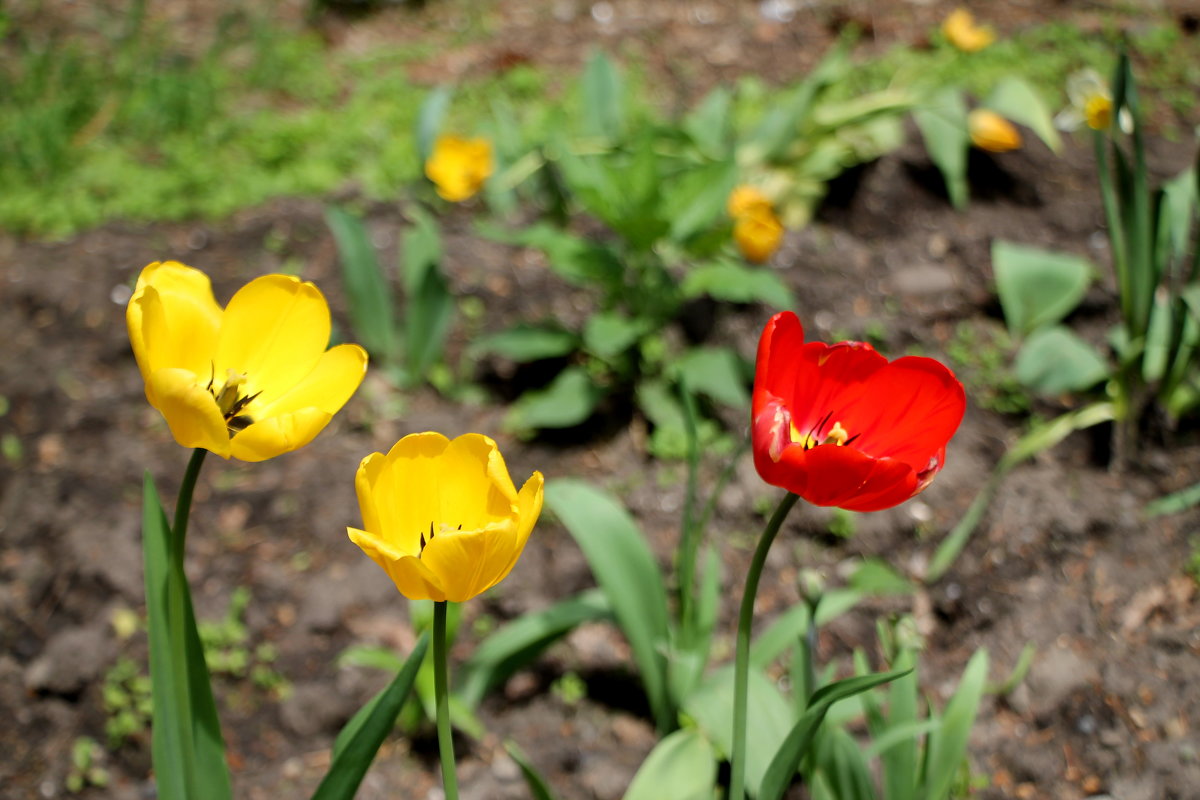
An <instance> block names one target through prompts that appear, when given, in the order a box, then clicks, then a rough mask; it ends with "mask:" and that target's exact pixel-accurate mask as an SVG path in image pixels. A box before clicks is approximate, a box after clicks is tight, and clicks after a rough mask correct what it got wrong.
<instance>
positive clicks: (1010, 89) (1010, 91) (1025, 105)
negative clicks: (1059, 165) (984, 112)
mask: <svg viewBox="0 0 1200 800" xmlns="http://www.w3.org/2000/svg"><path fill="white" fill-rule="evenodd" d="M983 106H984V107H985V108H990V109H992V110H993V111H995V112H996V113H998V114H999V115H1000V116H1002V117H1006V118H1007V119H1011V120H1012V121H1013V122H1019V123H1020V124H1022V125H1024V126H1025V127H1027V128H1029V129H1030V130H1031V131H1033V132H1034V133H1036V134H1037V135H1038V138H1040V139H1041V140H1042V141H1043V142H1045V143H1046V146H1047V147H1049V148H1050V149H1051V150H1053V151H1054V152H1055V153H1057V152H1059V151H1060V150H1062V137H1061V136H1059V135H1058V129H1057V128H1055V127H1054V116H1053V115H1052V114H1051V113H1050V109H1049V108H1047V106H1046V104H1045V103H1044V102H1043V101H1042V97H1041V95H1040V94H1038V92H1037V90H1036V89H1034V88H1033V87H1032V86H1030V85H1029V84H1028V83H1026V82H1025V81H1023V80H1021V79H1020V78H1016V77H1008V78H1004V79H1003V80H1001V81H1000V82H999V83H998V84H996V87H995V88H994V89H992V93H991V94H989V95H988V97H987V100H985V101H984V102H983Z"/></svg>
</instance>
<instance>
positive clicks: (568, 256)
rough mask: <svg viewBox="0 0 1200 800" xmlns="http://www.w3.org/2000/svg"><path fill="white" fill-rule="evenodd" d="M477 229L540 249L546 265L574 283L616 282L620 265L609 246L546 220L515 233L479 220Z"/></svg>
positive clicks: (609, 284) (601, 284)
mask: <svg viewBox="0 0 1200 800" xmlns="http://www.w3.org/2000/svg"><path fill="white" fill-rule="evenodd" d="M479 231H480V233H482V234H483V235H484V236H487V237H488V238H489V239H493V240H495V241H498V242H504V243H507V244H516V245H521V246H524V247H533V248H536V249H538V250H541V251H542V252H543V253H545V254H546V260H547V262H548V263H549V265H550V268H551V269H552V270H554V271H555V272H556V273H558V274H559V275H560V276H562V277H563V278H564V279H565V280H567V281H569V282H571V283H573V284H575V285H577V286H599V287H601V288H605V289H607V288H611V287H613V286H615V285H617V284H618V283H620V280H621V274H622V272H623V267H622V266H621V262H620V261H619V260H618V259H617V258H616V256H615V255H614V254H613V252H612V251H611V250H609V249H608V248H606V247H603V246H601V245H597V244H594V243H592V242H589V241H586V240H585V239H581V238H580V237H578V236H576V235H574V234H572V233H568V232H567V231H564V230H562V229H560V228H557V227H555V226H553V225H550V224H549V223H544V222H542V223H536V224H534V225H530V226H529V227H528V228H525V229H524V230H522V231H519V232H517V233H512V232H510V231H507V230H505V229H503V228H500V227H499V226H496V225H484V224H481V225H480V226H479Z"/></svg>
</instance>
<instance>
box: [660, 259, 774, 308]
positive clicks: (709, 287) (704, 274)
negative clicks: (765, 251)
mask: <svg viewBox="0 0 1200 800" xmlns="http://www.w3.org/2000/svg"><path fill="white" fill-rule="evenodd" d="M681 291H682V292H683V295H684V297H700V296H702V295H708V296H709V297H711V298H713V299H714V300H722V301H724V302H726V303H762V304H763V305H766V306H770V307H772V308H792V307H793V306H794V305H795V304H796V300H795V297H794V296H793V295H792V290H791V289H789V288H788V287H787V285H786V284H784V282H783V281H782V280H781V279H780V278H779V276H778V275H776V274H775V273H774V272H771V271H770V270H769V269H766V268H758V267H748V266H745V265H743V264H737V263H735V262H732V261H717V262H713V263H710V264H704V265H702V266H698V267H694V268H692V269H691V270H690V271H689V272H688V273H687V275H686V276H684V279H683V284H682V287H681Z"/></svg>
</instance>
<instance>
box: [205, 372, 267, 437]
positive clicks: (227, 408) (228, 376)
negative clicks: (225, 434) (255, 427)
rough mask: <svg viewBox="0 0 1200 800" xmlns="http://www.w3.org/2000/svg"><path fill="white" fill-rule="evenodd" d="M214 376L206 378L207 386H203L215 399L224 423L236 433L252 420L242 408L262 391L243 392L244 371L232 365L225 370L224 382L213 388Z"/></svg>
mask: <svg viewBox="0 0 1200 800" xmlns="http://www.w3.org/2000/svg"><path fill="white" fill-rule="evenodd" d="M213 371H214V372H215V371H216V367H215V366H214V367H213ZM215 378H216V376H215V375H213V376H212V377H210V378H209V379H208V386H206V387H205V388H206V389H207V390H208V392H209V393H210V394H211V395H212V396H213V399H215V400H216V401H217V408H219V409H221V416H222V417H224V418H225V425H226V426H227V427H228V428H229V432H230V433H237V432H238V431H240V430H244V429H245V428H247V427H248V426H249V425H250V423H252V422H254V420H253V419H252V418H251V417H250V415H249V414H243V413H242V409H244V408H245V407H246V406H248V405H249V404H250V403H251V402H252V401H253V400H254V398H256V397H258V396H259V395H260V394H262V393H261V392H255V393H254V394H245V393H244V392H245V384H246V373H244V372H236V371H235V370H234V369H233V368H232V367H231V368H230V369H227V370H226V371H225V383H224V384H223V385H222V386H221V388H220V389H214V388H213V382H214V380H215Z"/></svg>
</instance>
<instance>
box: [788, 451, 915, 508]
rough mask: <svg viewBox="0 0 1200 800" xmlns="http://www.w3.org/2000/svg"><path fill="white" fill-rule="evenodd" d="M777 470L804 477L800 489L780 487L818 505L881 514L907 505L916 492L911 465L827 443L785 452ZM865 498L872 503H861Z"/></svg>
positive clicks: (798, 487) (798, 484) (797, 487)
mask: <svg viewBox="0 0 1200 800" xmlns="http://www.w3.org/2000/svg"><path fill="white" fill-rule="evenodd" d="M777 469H778V470H779V472H780V474H782V475H785V476H789V477H790V476H791V475H802V476H803V483H802V484H801V483H797V484H796V488H793V487H792V486H788V485H783V484H780V485H783V488H786V489H788V490H789V491H792V492H795V493H796V494H799V495H800V496H801V497H803V498H804V499H805V500H807V501H808V502H810V503H812V504H813V505H818V506H838V507H840V508H846V509H849V510H852V511H878V510H880V509H882V508H889V507H891V506H893V505H897V504H899V503H902V502H904V501H905V500H907V499H908V498H909V497H911V496H912V495H913V493H914V492H915V491H916V483H917V481H916V474H915V473H914V472H913V470H912V468H911V467H909V466H908V465H907V464H905V463H903V462H901V461H894V460H892V459H875V458H871V457H870V456H867V455H864V454H863V453H861V452H859V451H858V450H856V449H854V448H853V447H839V446H837V445H832V444H827V445H821V446H819V447H814V448H812V449H811V450H807V451H805V450H804V449H803V448H801V447H800V446H799V445H794V446H792V447H790V448H788V449H787V450H785V451H784V453H783V457H782V459H781V460H780V463H779V465H778V467H777ZM792 480H793V481H794V478H793V479H792ZM863 499H866V500H868V501H870V502H868V503H861V501H862V500H863ZM863 506H870V507H863Z"/></svg>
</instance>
